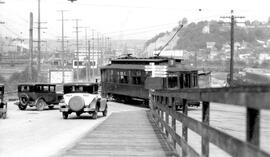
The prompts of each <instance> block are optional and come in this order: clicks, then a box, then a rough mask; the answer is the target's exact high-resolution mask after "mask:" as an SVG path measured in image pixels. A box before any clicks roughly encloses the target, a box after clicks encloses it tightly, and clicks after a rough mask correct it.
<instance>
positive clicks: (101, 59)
mask: <svg viewBox="0 0 270 157" xmlns="http://www.w3.org/2000/svg"><path fill="white" fill-rule="evenodd" d="M100 41H101V44H100V51H101V52H100V55H101V57H100V62H101V63H100V67H101V66H103V62H104V56H103V55H104V35H103V34H101V40H100Z"/></svg>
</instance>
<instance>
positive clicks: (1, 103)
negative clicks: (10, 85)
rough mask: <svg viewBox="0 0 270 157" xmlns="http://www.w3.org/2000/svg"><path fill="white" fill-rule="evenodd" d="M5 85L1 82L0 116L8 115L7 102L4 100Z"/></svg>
mask: <svg viewBox="0 0 270 157" xmlns="http://www.w3.org/2000/svg"><path fill="white" fill-rule="evenodd" d="M4 91H5V86H4V85H3V84H0V118H3V119H5V118H6V117H7V102H6V101H5V100H4Z"/></svg>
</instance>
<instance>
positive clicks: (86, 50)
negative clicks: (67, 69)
mask: <svg viewBox="0 0 270 157" xmlns="http://www.w3.org/2000/svg"><path fill="white" fill-rule="evenodd" d="M88 51H89V48H88V41H87V27H85V53H87V55H86V57H87V64H86V66H85V76H86V80H87V81H89V57H90V56H89V52H88Z"/></svg>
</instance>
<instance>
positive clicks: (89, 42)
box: [87, 40, 91, 81]
mask: <svg viewBox="0 0 270 157" xmlns="http://www.w3.org/2000/svg"><path fill="white" fill-rule="evenodd" d="M90 54H91V40H88V57H87V62H88V64H87V67H88V69H87V71H88V75H87V81H90V69H91V65H90V57H91V55H90Z"/></svg>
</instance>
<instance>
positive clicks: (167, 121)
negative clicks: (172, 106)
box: [165, 97, 170, 138]
mask: <svg viewBox="0 0 270 157" xmlns="http://www.w3.org/2000/svg"><path fill="white" fill-rule="evenodd" d="M165 103H166V108H167V110H169V102H168V97H166V98H165ZM165 121H166V124H167V125H168V126H170V125H169V113H168V112H165ZM165 133H166V137H167V138H169V132H168V131H167V130H166V128H165Z"/></svg>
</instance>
